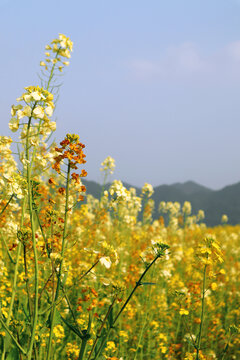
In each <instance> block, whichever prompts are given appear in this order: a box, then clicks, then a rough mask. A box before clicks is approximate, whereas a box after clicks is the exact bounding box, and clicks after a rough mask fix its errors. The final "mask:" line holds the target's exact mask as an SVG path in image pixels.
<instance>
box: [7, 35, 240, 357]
mask: <svg viewBox="0 0 240 360" xmlns="http://www.w3.org/2000/svg"><path fill="white" fill-rule="evenodd" d="M72 47H73V44H72V42H71V40H70V39H69V38H67V37H66V36H65V35H63V34H60V35H59V38H57V39H55V40H53V41H52V42H51V44H50V45H47V46H46V53H45V55H46V59H45V60H44V61H41V62H40V66H41V68H42V81H41V84H40V85H39V86H30V87H26V88H25V89H24V92H23V94H21V95H20V97H19V98H18V99H17V102H16V104H15V105H13V106H12V109H11V119H10V122H9V127H10V129H11V130H12V132H13V137H12V138H10V137H8V136H1V137H0V159H1V162H0V188H1V189H0V196H1V198H0V223H1V227H0V236H1V242H0V254H1V257H0V274H1V276H0V359H1V360H5V359H6V360H11V359H19V360H24V359H27V360H31V359H36V360H50V359H56V360H58V359H69V360H70V359H72V360H77V359H78V360H82V359H84V360H96V359H99V360H103V359H108V360H110V359H112V360H151V359H159V360H163V359H166V360H177V359H184V360H198V359H205V360H211V359H219V360H222V359H225V360H227V359H236V360H237V359H240V328H239V314H240V310H239V309H240V306H239V305H240V291H239V289H240V280H239V273H240V225H239V226H234V227H233V226H230V225H227V224H226V223H223V224H222V225H221V226H218V227H215V228H207V227H206V226H205V225H204V212H203V211H201V210H200V211H199V213H198V214H196V215H193V214H192V213H191V204H190V203H188V202H185V203H184V205H183V206H181V205H180V204H179V203H171V202H167V203H165V202H161V203H160V204H154V202H153V200H152V199H151V195H152V193H153V188H152V186H151V185H150V184H145V185H144V186H143V188H142V193H141V195H140V196H137V195H136V191H135V189H134V188H130V189H129V190H127V189H126V188H125V187H124V186H123V184H122V183H121V181H117V180H115V181H113V182H112V184H111V186H110V188H109V190H108V191H106V190H105V189H104V185H103V189H102V196H101V198H100V200H99V199H95V198H93V197H92V196H91V195H87V189H86V187H85V186H84V180H83V179H84V178H85V177H86V176H87V172H86V171H85V169H84V164H85V163H86V161H87V159H86V157H85V153H84V149H85V144H83V143H82V142H81V141H82V139H79V136H78V135H76V134H71V133H69V134H67V135H66V137H65V138H64V139H63V140H62V141H61V142H60V144H55V143H53V142H52V141H51V134H52V133H53V132H54V130H55V129H56V123H55V121H53V120H51V117H52V116H53V114H54V108H55V102H54V101H55V97H56V93H57V92H58V90H59V88H58V86H57V85H56V81H57V79H58V74H59V73H62V72H63V70H64V68H65V67H66V66H67V65H69V61H68V60H69V58H70V57H71V51H72ZM101 166H102V167H101V171H102V172H103V174H104V184H105V183H106V181H107V179H108V176H109V175H110V174H111V173H112V172H113V171H114V167H115V163H114V160H113V159H112V158H111V157H108V158H107V159H106V160H105V161H103V163H102V164H101ZM154 206H157V207H159V219H158V220H153V219H152V212H153V209H154ZM223 220H224V221H227V217H226V216H224V217H223Z"/></svg>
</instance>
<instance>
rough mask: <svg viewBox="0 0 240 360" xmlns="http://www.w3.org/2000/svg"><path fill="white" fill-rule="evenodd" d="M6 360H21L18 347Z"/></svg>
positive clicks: (13, 349) (12, 350)
mask: <svg viewBox="0 0 240 360" xmlns="http://www.w3.org/2000/svg"><path fill="white" fill-rule="evenodd" d="M6 360H19V351H18V349H17V348H16V347H14V348H12V349H11V351H10V352H9V353H8V355H7V357H6Z"/></svg>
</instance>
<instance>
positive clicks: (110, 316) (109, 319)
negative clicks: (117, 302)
mask: <svg viewBox="0 0 240 360" xmlns="http://www.w3.org/2000/svg"><path fill="white" fill-rule="evenodd" d="M107 320H108V322H109V326H110V327H112V325H113V308H111V310H110V312H109V315H108V318H107Z"/></svg>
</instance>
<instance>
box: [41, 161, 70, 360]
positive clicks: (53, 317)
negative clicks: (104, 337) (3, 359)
mask: <svg viewBox="0 0 240 360" xmlns="http://www.w3.org/2000/svg"><path fill="white" fill-rule="evenodd" d="M70 171H71V168H70V161H68V170H67V182H66V201H65V214H64V229H63V237H62V251H61V262H60V265H59V273H58V281H57V288H56V294H55V299H54V302H53V308H52V312H51V327H50V334H49V339H48V347H47V358H46V360H49V359H50V357H51V347H52V336H53V328H54V319H55V313H56V302H57V300H58V296H59V291H60V287H61V275H62V264H63V258H64V253H65V247H66V237H67V221H68V202H69V183H70Z"/></svg>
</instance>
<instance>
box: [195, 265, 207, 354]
mask: <svg viewBox="0 0 240 360" xmlns="http://www.w3.org/2000/svg"><path fill="white" fill-rule="evenodd" d="M206 270H207V265H205V266H204V271H203V288H202V310H201V323H200V328H199V334H198V340H197V354H196V360H199V359H200V358H199V352H200V348H201V337H202V328H203V318H204V308H205V287H206Z"/></svg>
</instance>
